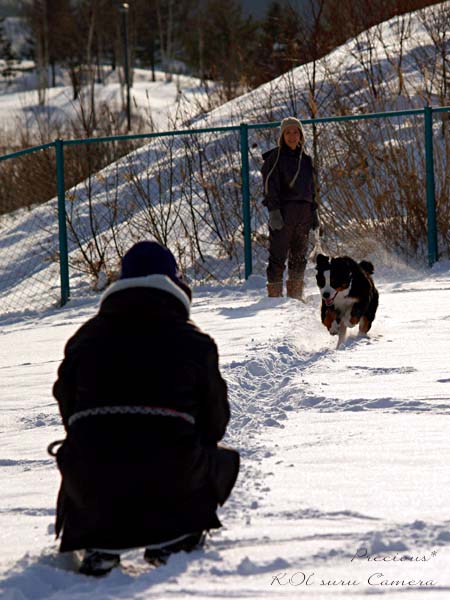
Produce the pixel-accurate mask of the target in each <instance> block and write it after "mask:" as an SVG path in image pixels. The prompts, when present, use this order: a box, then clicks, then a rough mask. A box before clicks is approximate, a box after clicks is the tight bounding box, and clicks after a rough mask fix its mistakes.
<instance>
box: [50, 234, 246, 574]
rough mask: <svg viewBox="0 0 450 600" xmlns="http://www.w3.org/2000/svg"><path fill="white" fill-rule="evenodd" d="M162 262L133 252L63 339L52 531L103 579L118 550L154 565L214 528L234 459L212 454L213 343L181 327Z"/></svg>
mask: <svg viewBox="0 0 450 600" xmlns="http://www.w3.org/2000/svg"><path fill="white" fill-rule="evenodd" d="M190 300H191V293H190V290H189V288H188V287H187V286H186V284H184V283H183V282H182V281H180V279H179V277H178V275H177V265H176V262H175V258H174V256H173V255H172V253H171V252H170V251H169V250H168V249H167V248H164V247H163V246H161V245H159V244H158V243H156V242H140V243H138V244H135V245H134V246H133V247H132V248H131V249H130V250H129V251H128V252H127V253H126V254H125V256H124V258H123V260H122V271H121V277H120V280H118V281H117V282H115V283H113V284H112V285H111V286H110V287H109V288H108V289H107V290H106V292H105V293H104V294H103V297H102V299H101V303H100V309H99V312H98V314H97V315H96V316H95V317H94V318H92V319H90V320H89V321H88V322H87V323H85V324H84V325H83V326H82V327H81V328H80V329H79V330H78V331H77V332H76V333H75V335H74V336H73V337H72V338H71V339H70V340H69V341H68V343H67V345H66V349H65V357H64V360H63V362H62V364H61V366H60V368H59V371H58V379H57V381H56V383H55V385H54V395H55V397H56V399H57V401H58V404H59V408H60V412H61V416H62V420H63V423H64V426H65V428H66V432H67V437H66V440H65V441H64V443H63V444H62V446H61V447H60V448H59V449H58V451H57V462H58V467H59V469H60V471H61V474H62V483H61V489H60V493H59V497H58V509H57V524H56V532H57V535H59V533H60V532H62V540H61V547H60V551H61V552H65V551H71V550H77V549H85V550H86V552H85V557H84V560H83V562H82V564H81V567H80V571H81V572H82V573H85V574H89V575H103V574H105V573H107V572H109V571H110V570H111V569H112V568H113V567H114V566H116V565H118V564H119V562H120V551H121V550H124V549H129V548H134V547H145V548H146V549H145V554H144V558H145V559H146V560H147V561H148V562H150V563H155V564H157V563H158V562H164V561H165V559H166V558H167V556H168V555H169V554H170V553H172V552H177V551H180V550H186V551H189V550H192V549H193V548H195V547H197V546H198V545H199V544H200V542H201V541H202V539H203V538H204V532H205V531H207V530H209V529H214V528H218V527H220V526H221V524H220V522H219V520H218V518H217V515H216V509H217V506H218V504H220V505H222V504H223V503H224V502H225V500H226V499H227V497H228V495H229V494H230V492H231V489H232V488H233V486H234V483H235V481H236V477H237V474H238V469H239V454H238V453H237V452H236V451H235V450H232V449H228V448H223V447H220V446H219V447H218V446H217V442H218V441H219V440H220V439H221V438H222V437H223V435H224V433H225V430H226V426H227V423H228V420H229V416H230V412H229V404H228V400H227V386H226V383H225V381H224V380H223V379H222V377H221V375H220V372H219V367H218V354H217V348H216V345H215V343H214V341H213V340H212V339H211V338H210V337H209V336H207V335H206V334H204V333H202V332H201V331H200V330H199V329H198V328H197V327H196V326H195V325H194V324H193V323H192V322H191V321H190V320H189V310H190Z"/></svg>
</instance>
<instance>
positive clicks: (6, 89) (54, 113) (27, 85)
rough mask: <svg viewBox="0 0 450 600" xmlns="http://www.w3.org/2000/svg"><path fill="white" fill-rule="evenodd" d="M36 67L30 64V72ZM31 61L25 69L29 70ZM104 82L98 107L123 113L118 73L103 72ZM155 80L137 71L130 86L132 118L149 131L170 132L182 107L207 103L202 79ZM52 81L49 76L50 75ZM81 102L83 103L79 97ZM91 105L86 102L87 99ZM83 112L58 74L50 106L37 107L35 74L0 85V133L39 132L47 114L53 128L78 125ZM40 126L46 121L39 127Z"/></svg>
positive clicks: (99, 87)
mask: <svg viewBox="0 0 450 600" xmlns="http://www.w3.org/2000/svg"><path fill="white" fill-rule="evenodd" d="M32 66H33V63H31V62H30V63H29V64H28V68H29V69H31V67H32ZM26 67H27V63H22V64H21V68H22V69H26ZM103 70H104V78H105V83H104V84H99V83H97V84H95V97H96V102H97V104H98V107H99V108H100V107H101V106H102V105H104V104H106V105H107V106H108V107H109V109H110V110H111V111H112V113H116V112H120V110H121V108H122V106H123V99H122V95H123V86H121V84H120V83H119V77H118V72H117V71H116V72H113V71H111V70H110V69H109V68H106V67H105V68H104V69H103ZM155 76H156V81H152V74H151V71H149V70H145V69H134V83H133V86H132V88H131V103H132V112H133V114H136V115H139V116H140V118H141V119H142V120H143V121H144V122H145V123H146V124H147V130H152V129H153V128H154V129H155V130H166V129H170V128H172V127H173V124H174V123H176V122H177V111H179V110H180V104H181V106H182V107H183V109H184V110H186V111H187V110H189V107H190V108H191V110H192V113H193V114H196V113H197V112H198V107H199V106H202V105H203V104H206V97H207V93H206V91H205V89H204V87H203V86H202V85H201V83H200V81H199V80H198V79H196V78H194V77H188V76H186V75H174V76H173V78H172V81H167V80H166V73H163V72H162V71H156V72H155ZM49 79H50V74H49ZM81 102H83V99H81ZM84 102H87V99H85V100H84ZM79 113H80V101H79V100H78V101H77V100H74V99H73V91H72V88H71V86H70V82H69V76H68V74H67V73H65V72H63V71H58V76H57V85H56V87H53V88H52V87H51V88H49V89H48V90H47V93H46V106H45V107H41V106H39V102H38V94H37V76H36V73H35V71H34V70H33V71H30V72H29V73H28V74H26V72H25V74H23V75H20V76H19V75H18V76H17V77H16V78H15V79H14V80H13V81H11V82H10V83H7V82H2V83H0V131H3V132H4V133H5V134H7V133H8V132H9V131H10V130H13V129H14V128H16V127H18V124H19V123H20V124H21V127H27V128H37V127H38V126H39V123H38V122H36V118H37V117H39V115H40V116H41V119H42V117H43V116H44V115H47V118H48V119H50V120H51V121H52V123H53V125H54V126H55V127H56V126H57V125H58V124H60V125H63V124H65V123H66V122H67V121H70V120H73V121H77V119H78V117H79ZM40 125H41V126H42V123H41V124H40Z"/></svg>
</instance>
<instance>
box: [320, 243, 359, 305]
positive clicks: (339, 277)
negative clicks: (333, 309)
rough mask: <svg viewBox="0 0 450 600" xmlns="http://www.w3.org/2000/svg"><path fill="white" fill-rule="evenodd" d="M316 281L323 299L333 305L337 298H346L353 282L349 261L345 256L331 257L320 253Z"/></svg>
mask: <svg viewBox="0 0 450 600" xmlns="http://www.w3.org/2000/svg"><path fill="white" fill-rule="evenodd" d="M316 262H317V264H316V269H317V275H316V281H317V285H318V286H319V289H320V294H321V296H322V300H323V301H324V302H325V304H326V305H327V306H331V305H332V304H334V302H335V301H336V298H346V297H347V296H348V294H349V292H350V287H351V284H352V272H351V268H350V265H349V263H348V261H347V260H346V259H345V258H343V257H338V258H332V259H331V260H330V258H329V257H328V256H324V255H323V254H319V255H318V256H317V259H316Z"/></svg>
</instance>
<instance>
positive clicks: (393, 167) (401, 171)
mask: <svg viewBox="0 0 450 600" xmlns="http://www.w3.org/2000/svg"><path fill="white" fill-rule="evenodd" d="M438 8H439V10H441V11H443V13H442V14H443V15H445V14H448V13H449V11H450V2H444V3H442V4H441V5H439V7H438ZM435 10H437V8H436V7H431V8H428V9H424V10H423V11H418V12H417V13H413V14H412V15H407V16H405V17H402V18H397V17H396V18H394V19H392V20H390V21H388V22H386V23H384V24H382V25H380V26H376V27H374V28H372V29H370V30H369V31H368V32H364V33H362V34H361V35H360V36H358V38H357V39H355V40H353V41H351V42H348V43H347V44H345V45H344V46H342V47H341V48H338V49H336V50H335V51H334V52H332V53H331V54H330V55H329V56H327V57H325V58H324V59H322V60H321V61H319V62H318V63H317V64H315V65H314V64H309V65H305V66H302V67H299V68H297V69H295V70H294V71H292V72H291V73H288V74H286V75H285V76H282V77H280V78H278V79H276V80H274V81H273V82H270V83H268V84H265V85H263V86H261V87H260V88H258V89H257V90H254V91H253V92H250V93H248V94H246V95H244V96H242V97H240V98H237V99H236V100H233V101H231V102H229V103H227V104H225V105H223V106H221V107H219V108H217V109H216V110H213V111H212V112H211V113H209V114H208V115H205V116H203V117H201V118H197V119H195V120H194V121H193V122H192V125H193V127H195V128H200V127H212V126H223V125H232V124H234V125H236V124H239V123H241V122H243V121H245V122H249V123H253V122H261V121H263V122H267V121H272V120H278V119H281V118H282V117H284V116H286V115H287V114H292V113H294V114H298V115H300V116H302V117H307V116H309V112H310V108H311V105H312V99H313V100H314V103H313V104H314V106H316V107H317V108H318V115H319V116H320V115H324V114H330V113H335V112H339V113H342V112H347V113H354V112H356V113H358V112H370V111H374V110H382V109H399V108H405V107H414V106H423V105H424V102H425V101H428V100H429V101H430V102H433V103H435V104H439V102H440V93H441V88H442V85H443V81H442V76H443V70H442V69H440V68H439V64H440V63H439V61H440V60H441V58H440V57H441V54H440V51H439V43H438V42H439V38H437V39H436V37H435V33H436V31H435V29H433V28H432V27H431V25H432V24H433V23H435V14H436V13H435V12H434V11H435ZM439 14H441V13H439ZM438 25H439V23H438ZM436 27H437V25H436ZM433 40H434V41H433ZM444 44H448V41H446V38H445V36H444ZM444 47H445V46H444ZM400 49H401V52H400ZM178 116H179V119H180V122H182V121H185V120H186V119H187V120H189V118H191V117H192V113H190V114H189V111H187V112H186V113H183V110H182V109H180V111H179V113H178ZM435 126H436V134H437V135H436V140H437V142H436V145H435V152H436V153H438V152H439V153H440V154H439V155H437V157H436V164H437V165H438V166H439V169H437V181H436V188H437V196H438V202H439V205H440V207H441V214H442V215H443V217H442V222H441V223H440V231H441V234H440V235H441V236H442V239H441V238H440V240H439V241H440V247H441V249H442V251H443V253H444V256H445V253H446V252H447V247H448V243H449V241H450V240H448V239H447V238H448V226H447V225H446V221H445V219H446V217H445V215H447V214H448V211H447V209H446V207H447V206H448V202H449V195H448V193H447V192H448V182H447V180H446V178H445V173H446V172H447V171H446V169H447V167H446V161H447V160H448V158H446V157H447V154H446V153H445V147H444V145H443V142H442V140H443V138H442V137H439V135H438V128H439V123H438V122H436V123H435ZM317 129H318V132H319V136H318V138H317V144H318V155H317V157H316V158H317V163H318V166H319V167H320V184H321V190H320V195H321V198H320V200H321V202H322V208H323V211H324V215H325V219H324V221H325V224H327V223H329V224H332V226H329V227H328V234H329V235H328V239H327V242H328V245H329V248H330V251H340V250H345V252H348V253H350V254H356V255H358V254H360V255H361V254H362V255H364V256H366V257H370V256H372V255H373V257H374V258H375V259H376V258H378V256H377V252H379V249H380V247H383V246H384V245H386V247H387V248H388V249H389V250H390V251H391V252H392V251H393V252H401V253H403V255H404V256H405V257H409V260H419V261H420V260H421V259H422V260H423V258H424V256H426V230H425V229H424V223H425V222H426V214H425V202H424V199H425V184H424V178H425V170H424V158H423V151H424V149H423V144H422V143H420V142H419V143H418V140H423V120H422V121H418V120H415V119H409V120H408V119H407V118H402V119H396V120H395V121H394V122H392V123H387V122H378V123H370V124H368V125H364V126H363V125H358V126H356V125H354V124H353V125H352V126H349V127H345V126H343V125H342V126H336V125H333V126H330V127H327V126H322V127H318V128H317ZM308 137H309V144H310V149H311V132H310V131H309V132H308ZM275 139H276V133H275V132H274V131H273V130H266V131H264V130H263V131H254V130H251V132H250V140H249V143H250V148H251V152H250V169H251V174H250V175H251V192H252V198H251V203H252V231H253V249H254V269H255V271H254V272H255V273H262V272H263V268H264V261H265V244H266V236H267V228H266V216H265V213H264V210H263V208H262V206H261V179H260V173H259V168H260V165H261V158H260V155H261V152H262V151H264V150H265V149H267V148H268V147H270V146H271V145H272V144H273V143H274V141H275ZM447 143H448V142H447ZM240 185H241V179H240V152H239V133H238V132H229V133H227V132H225V133H220V134H214V133H212V134H204V135H198V136H197V135H195V134H194V133H193V134H192V136H185V137H183V138H176V139H169V138H165V139H163V140H160V139H157V140H154V141H152V142H151V143H150V144H148V145H147V146H144V147H143V148H140V149H138V150H136V151H135V152H134V153H132V154H130V155H128V156H127V157H126V158H124V159H121V160H120V161H118V162H117V163H115V164H112V165H111V166H110V167H108V168H107V169H105V170H104V171H102V172H101V173H98V174H97V173H93V174H92V177H91V178H90V179H89V180H88V181H86V182H84V183H81V184H80V185H79V186H77V188H76V189H74V190H71V192H69V193H68V195H67V198H68V200H69V202H68V212H69V219H70V227H69V234H70V235H69V249H70V264H71V273H72V285H73V293H74V294H75V295H76V294H77V293H78V290H77V287H78V286H81V287H79V290H80V293H82V294H83V293H84V291H85V286H86V280H87V277H86V273H87V272H89V273H90V274H91V276H92V278H93V280H94V285H96V286H101V284H102V282H103V281H105V280H108V278H109V277H111V276H112V274H113V273H114V270H115V269H116V268H117V264H118V260H119V258H120V255H121V253H123V251H124V249H125V248H126V247H127V246H129V244H130V243H131V242H132V241H135V240H137V239H141V238H143V237H148V236H149V235H150V236H154V237H156V238H157V239H161V240H164V241H165V242H166V243H168V244H169V245H171V246H172V248H173V249H174V251H175V253H176V255H177V258H178V260H179V261H180V264H181V266H182V268H183V270H184V271H185V272H186V274H187V276H188V278H189V279H190V281H191V282H193V283H198V282H205V281H207V282H212V281H219V282H220V281H221V282H224V281H237V280H239V279H242V277H243V232H242V217H241V214H242V207H241V196H240ZM352 207H353V208H352ZM55 208H56V203H55V201H51V202H49V203H47V204H45V205H43V206H40V207H38V208H36V209H35V210H33V211H31V212H29V211H23V212H19V213H17V214H16V215H11V216H7V217H3V218H1V219H0V231H1V233H2V238H1V240H0V273H1V274H2V278H1V281H2V288H1V289H0V293H1V294H2V300H3V306H4V307H5V308H4V310H6V311H17V310H19V307H18V306H17V302H16V300H15V298H17V297H18V296H22V297H25V298H26V299H27V309H28V308H29V309H33V308H34V307H38V306H43V305H44V306H45V305H46V304H45V303H46V302H47V303H48V302H53V301H54V298H55V295H54V294H53V289H54V290H55V292H56V294H57V289H58V288H57V286H58V279H57V265H55V264H54V263H53V260H54V257H55V256H56V255H57V252H58V250H57V239H58V238H57V232H56V230H55V227H54V224H55V223H56V216H55ZM349 208H352V210H353V212H349ZM405 216H407V218H405ZM349 223H351V225H350V226H349ZM399 224H400V225H399ZM399 226H400V227H401V228H400V230H399V229H398V227H399ZM404 226H407V227H409V228H410V229H402V227H404ZM93 237H94V239H95V244H93V243H92V239H93ZM30 239H32V240H33V252H32V253H30V245H29V244H30ZM411 240H413V242H412V243H411ZM415 240H417V243H416V245H414V241H415ZM11 253H12V254H11ZM11 255H13V256H14V266H13V263H12V262H11ZM86 255H89V256H90V259H89V260H90V263H89V264H86V260H85V257H86ZM357 257H358V256H357ZM17 272H20V273H21V274H22V275H21V277H20V278H17V277H16V276H15V275H14V273H17ZM31 274H33V279H31V278H30V275H31ZM50 281H52V282H54V285H52V293H51V295H50V296H49V294H48V289H49V282H50ZM27 289H28V290H29V291H27ZM40 290H41V291H40ZM47 306H48V304H47Z"/></svg>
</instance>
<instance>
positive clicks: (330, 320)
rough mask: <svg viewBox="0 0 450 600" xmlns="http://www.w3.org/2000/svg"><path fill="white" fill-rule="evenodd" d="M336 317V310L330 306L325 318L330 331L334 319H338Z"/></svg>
mask: <svg viewBox="0 0 450 600" xmlns="http://www.w3.org/2000/svg"><path fill="white" fill-rule="evenodd" d="M336 317H337V315H336V311H335V310H333V309H330V308H328V309H327V312H326V313H325V318H324V320H323V324H324V325H325V327H326V328H327V329H328V331H329V330H330V329H331V325H332V324H333V321H335V320H336Z"/></svg>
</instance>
